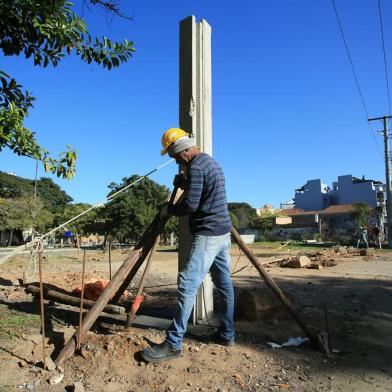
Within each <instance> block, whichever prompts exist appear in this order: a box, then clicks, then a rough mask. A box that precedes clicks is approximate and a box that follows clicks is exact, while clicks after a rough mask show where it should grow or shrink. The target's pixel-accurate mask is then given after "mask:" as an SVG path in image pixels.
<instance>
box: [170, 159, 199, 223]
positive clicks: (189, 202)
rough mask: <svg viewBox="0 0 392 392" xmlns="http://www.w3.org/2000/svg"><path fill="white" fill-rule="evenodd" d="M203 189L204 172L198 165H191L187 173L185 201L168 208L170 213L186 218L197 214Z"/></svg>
mask: <svg viewBox="0 0 392 392" xmlns="http://www.w3.org/2000/svg"><path fill="white" fill-rule="evenodd" d="M203 187H204V174H203V171H202V170H201V169H200V167H199V166H198V165H191V166H190V167H189V169H188V172H187V184H186V189H185V192H186V194H185V196H184V199H183V200H182V202H181V203H179V204H176V205H170V206H168V211H169V213H170V214H172V215H175V216H185V215H189V214H192V213H193V212H195V211H196V210H197V209H198V208H199V204H200V198H201V194H202V192H203Z"/></svg>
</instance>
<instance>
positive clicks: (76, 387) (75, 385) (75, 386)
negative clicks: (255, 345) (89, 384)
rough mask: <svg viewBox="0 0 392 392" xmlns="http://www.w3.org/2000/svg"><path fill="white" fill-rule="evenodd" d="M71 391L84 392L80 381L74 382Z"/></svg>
mask: <svg viewBox="0 0 392 392" xmlns="http://www.w3.org/2000/svg"><path fill="white" fill-rule="evenodd" d="M71 391H73V392H84V385H83V383H82V382H81V381H78V382H74V383H73V385H72V389H71Z"/></svg>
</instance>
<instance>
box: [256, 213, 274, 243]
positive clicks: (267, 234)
mask: <svg viewBox="0 0 392 392" xmlns="http://www.w3.org/2000/svg"><path fill="white" fill-rule="evenodd" d="M275 218H276V216H275V215H265V216H263V217H258V218H256V219H255V220H254V221H253V227H254V228H255V229H259V230H261V232H262V234H263V237H264V238H267V239H270V238H271V234H272V231H273V229H274V226H275Z"/></svg>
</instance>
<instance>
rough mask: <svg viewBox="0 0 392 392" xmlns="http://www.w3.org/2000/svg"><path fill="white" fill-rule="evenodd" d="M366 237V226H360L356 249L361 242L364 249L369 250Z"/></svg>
mask: <svg viewBox="0 0 392 392" xmlns="http://www.w3.org/2000/svg"><path fill="white" fill-rule="evenodd" d="M367 236H368V232H367V226H366V225H365V226H363V227H362V226H361V227H360V228H359V236H358V240H357V248H359V245H360V243H361V242H363V243H364V244H365V246H366V248H369V243H368V240H367Z"/></svg>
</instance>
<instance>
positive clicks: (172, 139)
mask: <svg viewBox="0 0 392 392" xmlns="http://www.w3.org/2000/svg"><path fill="white" fill-rule="evenodd" d="M162 146H163V150H162V151H161V154H162V155H164V154H166V153H168V154H169V156H170V157H172V158H174V159H175V160H176V162H177V163H178V164H179V165H184V166H185V167H186V169H187V170H186V178H185V179H184V180H185V184H183V185H184V186H183V188H184V189H185V196H184V198H183V199H182V201H181V202H180V203H178V204H176V205H166V206H165V207H164V208H163V209H162V211H163V212H162V213H163V214H165V213H168V214H172V215H175V216H185V215H189V226H190V231H191V233H192V236H193V239H192V244H191V247H190V252H189V255H188V260H187V263H186V265H185V267H184V269H183V271H181V272H180V273H179V277H178V299H177V309H176V315H175V317H174V319H173V322H172V324H171V326H170V327H169V329H168V331H167V334H166V340H165V341H164V342H163V343H161V344H159V345H155V346H152V347H149V348H147V349H145V350H143V351H142V352H141V356H142V358H143V359H144V360H146V361H148V362H161V361H165V360H167V359H172V358H176V357H179V356H180V355H181V346H182V339H183V336H184V334H185V332H186V328H187V325H188V320H189V316H190V314H191V311H192V308H193V305H194V301H195V296H196V293H197V290H198V288H199V286H200V285H201V283H202V282H203V280H204V278H205V277H206V275H207V273H208V272H209V271H210V272H211V277H212V280H213V282H214V284H215V286H216V288H217V289H218V292H219V295H220V305H221V306H220V308H221V309H220V311H221V313H220V327H219V329H218V331H217V332H216V333H215V334H214V335H213V336H212V339H213V340H214V342H216V343H219V344H222V345H225V346H232V345H233V344H234V325H233V312H234V292H233V285H232V282H231V278H230V230H231V220H230V217H229V213H228V209H227V199H226V189H225V178H224V175H223V172H222V169H221V168H220V166H219V165H218V163H217V162H216V161H215V160H214V159H212V158H211V157H210V156H209V155H207V154H204V153H201V152H200V151H199V150H198V149H197V148H196V147H195V146H196V143H195V140H194V139H192V138H190V137H189V135H188V134H187V133H186V132H185V131H183V130H182V129H179V128H171V129H169V130H168V131H167V132H165V134H164V135H163V137H162ZM178 182H179V179H178V176H176V179H175V185H178ZM180 182H181V181H180Z"/></svg>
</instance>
